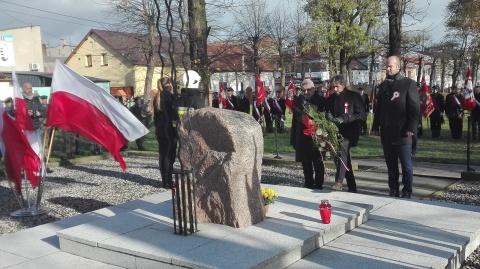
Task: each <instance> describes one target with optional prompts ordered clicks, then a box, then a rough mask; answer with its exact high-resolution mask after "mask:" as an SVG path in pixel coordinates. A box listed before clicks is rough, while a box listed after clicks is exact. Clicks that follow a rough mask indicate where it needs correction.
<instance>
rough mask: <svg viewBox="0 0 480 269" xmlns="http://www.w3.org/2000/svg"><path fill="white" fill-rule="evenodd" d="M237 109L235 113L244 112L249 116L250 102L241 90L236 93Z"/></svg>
mask: <svg viewBox="0 0 480 269" xmlns="http://www.w3.org/2000/svg"><path fill="white" fill-rule="evenodd" d="M237 101H238V109H237V111H240V112H244V113H247V114H250V101H249V100H248V98H247V96H246V95H245V91H244V90H241V91H240V92H239V93H238V98H237Z"/></svg>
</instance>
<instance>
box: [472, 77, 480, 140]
mask: <svg viewBox="0 0 480 269" xmlns="http://www.w3.org/2000/svg"><path fill="white" fill-rule="evenodd" d="M473 94H474V97H475V100H476V102H477V105H476V106H475V107H474V108H473V110H472V112H471V113H470V117H471V124H472V139H473V140H479V139H480V135H479V132H480V106H479V105H478V104H479V102H480V86H478V85H477V86H475V88H474V89H473Z"/></svg>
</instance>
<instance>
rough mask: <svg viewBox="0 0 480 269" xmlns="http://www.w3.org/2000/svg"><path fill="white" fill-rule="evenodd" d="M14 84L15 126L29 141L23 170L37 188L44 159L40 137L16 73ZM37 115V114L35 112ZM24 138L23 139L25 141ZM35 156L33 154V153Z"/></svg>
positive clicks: (13, 75)
mask: <svg viewBox="0 0 480 269" xmlns="http://www.w3.org/2000/svg"><path fill="white" fill-rule="evenodd" d="M12 83H13V96H14V97H15V107H14V111H15V112H14V113H15V124H16V125H17V127H18V129H19V130H20V131H21V132H22V134H23V138H25V139H26V140H27V141H28V145H29V148H30V149H29V150H28V151H25V155H24V162H23V169H24V171H25V174H26V175H27V179H28V181H30V184H31V185H32V187H33V188H36V187H37V186H38V184H39V183H40V179H41V174H40V172H41V169H40V167H41V158H42V149H41V148H40V142H41V141H38V137H37V135H36V134H35V131H34V129H33V124H32V120H31V118H30V115H29V114H28V108H27V104H26V102H25V99H24V98H23V94H22V90H21V88H20V84H19V83H18V79H17V75H16V74H15V71H13V72H12ZM33 113H35V112H33ZM23 138H22V139H23ZM32 152H33V153H34V154H31V153H32Z"/></svg>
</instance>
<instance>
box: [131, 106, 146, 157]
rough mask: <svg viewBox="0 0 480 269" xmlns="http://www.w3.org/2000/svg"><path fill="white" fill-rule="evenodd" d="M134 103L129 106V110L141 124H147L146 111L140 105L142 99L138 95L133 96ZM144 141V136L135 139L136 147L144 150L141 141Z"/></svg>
mask: <svg viewBox="0 0 480 269" xmlns="http://www.w3.org/2000/svg"><path fill="white" fill-rule="evenodd" d="M133 101H134V102H135V104H134V105H133V106H132V107H130V112H132V114H133V115H134V116H135V118H137V119H138V120H139V121H140V122H141V123H142V124H143V125H145V126H147V112H146V110H145V108H144V107H143V105H142V99H141V98H140V97H135V98H133ZM144 141H145V136H142V137H140V138H138V139H136V140H135V143H136V144H137V148H138V149H139V150H145V146H144V145H143V142H144Z"/></svg>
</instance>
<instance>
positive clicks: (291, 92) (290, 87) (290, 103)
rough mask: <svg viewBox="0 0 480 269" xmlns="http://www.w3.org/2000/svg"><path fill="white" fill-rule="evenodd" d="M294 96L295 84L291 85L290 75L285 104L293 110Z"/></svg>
mask: <svg viewBox="0 0 480 269" xmlns="http://www.w3.org/2000/svg"><path fill="white" fill-rule="evenodd" d="M294 96H295V86H293V79H292V78H291V77H290V83H289V84H288V89H287V96H286V98H285V105H286V106H287V107H288V108H289V109H290V110H291V111H293V101H294Z"/></svg>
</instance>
